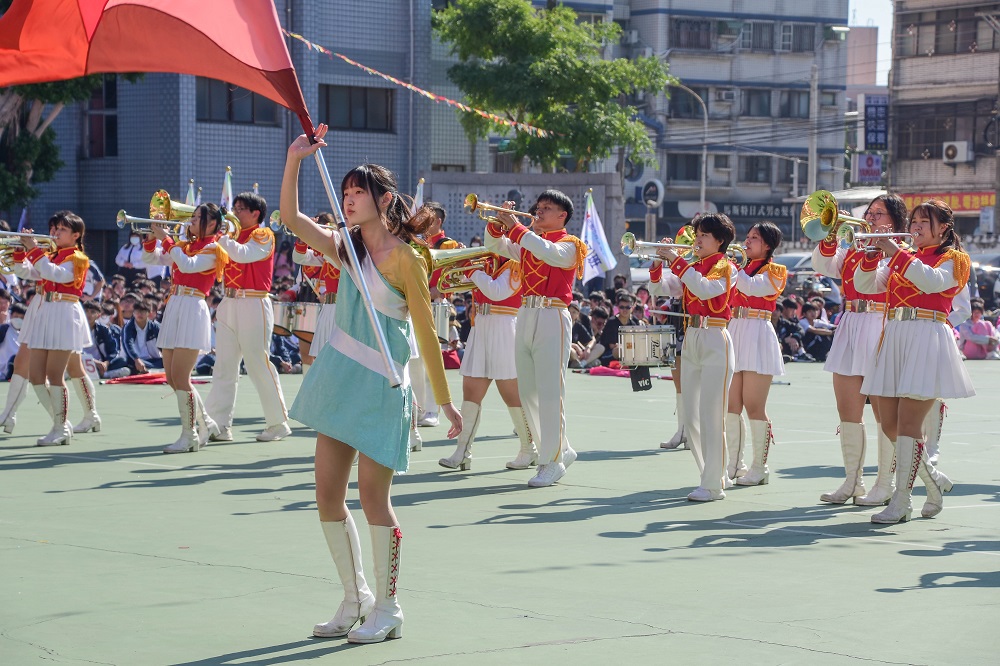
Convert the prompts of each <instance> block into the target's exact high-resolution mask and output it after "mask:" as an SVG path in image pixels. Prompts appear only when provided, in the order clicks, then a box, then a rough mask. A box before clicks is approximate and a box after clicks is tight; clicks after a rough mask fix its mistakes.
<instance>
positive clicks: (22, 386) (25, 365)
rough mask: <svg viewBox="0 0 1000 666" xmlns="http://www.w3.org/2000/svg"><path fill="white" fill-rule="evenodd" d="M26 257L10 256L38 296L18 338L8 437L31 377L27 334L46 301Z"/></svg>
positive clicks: (6, 417)
mask: <svg viewBox="0 0 1000 666" xmlns="http://www.w3.org/2000/svg"><path fill="white" fill-rule="evenodd" d="M26 258H27V252H25V251H23V250H21V251H15V252H14V253H13V254H12V255H11V270H12V271H13V272H14V275H16V276H17V277H18V278H19V279H21V280H33V281H35V289H36V292H35V295H34V297H32V298H31V299H30V300H29V301H28V303H27V308H26V310H25V313H24V321H23V323H22V324H21V334H20V336H19V338H18V341H19V345H18V347H17V354H15V355H14V372H13V374H11V376H10V385H9V386H8V388H7V403H6V405H5V406H4V410H3V413H2V414H0V427H2V428H3V431H4V432H5V433H7V434H8V435H10V434H12V433H13V432H14V426H15V425H16V424H17V408H18V407H19V406H20V405H21V402H22V401H23V400H24V397H25V396H26V395H27V393H28V384H29V383H30V382H29V381H28V376H29V374H30V367H31V349H30V348H29V347H28V345H27V344H26V342H25V341H26V340H27V339H28V335H29V333H30V332H31V327H32V325H33V323H34V321H35V317H36V315H37V313H38V308H40V307H41V305H42V301H43V300H45V292H44V290H43V287H42V282H41V276H40V275H39V274H38V271H36V270H35V269H34V267H33V266H32V265H31V264H30V263H28V262H27V261H25V259H26ZM42 404H43V405H50V404H51V401H49V400H46V401H45V402H43V403H42Z"/></svg>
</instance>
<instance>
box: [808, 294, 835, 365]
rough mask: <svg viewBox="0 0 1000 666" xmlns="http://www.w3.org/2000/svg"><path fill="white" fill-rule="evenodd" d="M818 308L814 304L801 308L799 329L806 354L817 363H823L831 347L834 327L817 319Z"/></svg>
mask: <svg viewBox="0 0 1000 666" xmlns="http://www.w3.org/2000/svg"><path fill="white" fill-rule="evenodd" d="M819 313H820V308H819V307H817V306H816V305H815V304H814V303H806V304H804V305H803V306H802V317H803V318H802V319H800V320H799V328H800V329H802V347H803V348H804V349H805V351H806V353H807V354H809V355H810V356H812V357H813V358H814V359H815V360H817V361H825V360H826V355H827V354H828V353H830V347H832V346H833V333H834V331H835V330H836V327H835V326H834V325H833V324H831V323H829V322H825V321H823V320H822V319H820V318H819Z"/></svg>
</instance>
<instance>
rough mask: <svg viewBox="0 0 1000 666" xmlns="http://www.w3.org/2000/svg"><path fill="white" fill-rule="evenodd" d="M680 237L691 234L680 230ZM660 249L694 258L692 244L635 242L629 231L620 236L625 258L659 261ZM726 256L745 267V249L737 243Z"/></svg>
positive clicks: (730, 246) (729, 249) (633, 235)
mask: <svg viewBox="0 0 1000 666" xmlns="http://www.w3.org/2000/svg"><path fill="white" fill-rule="evenodd" d="M686 228H687V227H685V229H686ZM680 236H682V237H684V238H689V237H691V234H690V233H685V232H684V230H681V232H680ZM661 249H663V250H666V249H671V250H679V252H678V254H680V255H681V256H683V257H685V258H687V259H691V258H693V256H694V248H693V243H692V244H688V243H650V242H647V241H641V240H636V237H635V234H633V233H632V232H630V231H626V232H625V235H624V236H622V254H624V255H625V256H626V257H639V258H641V259H657V260H659V259H660V256H659V254H658V253H657V252H658V251H659V250H661ZM726 256H727V257H728V258H729V259H731V260H732V261H733V263H735V264H736V265H737V266H738V267H740V268H744V267H745V266H746V265H747V251H746V248H745V247H743V246H742V245H740V244H738V243H730V244H729V247H728V248H727V249H726Z"/></svg>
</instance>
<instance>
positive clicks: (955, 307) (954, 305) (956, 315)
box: [948, 287, 986, 344]
mask: <svg viewBox="0 0 1000 666" xmlns="http://www.w3.org/2000/svg"><path fill="white" fill-rule="evenodd" d="M971 316H972V300H971V299H970V298H969V289H968V287H966V288H965V289H962V290H961V291H960V292H958V293H957V294H955V298H954V299H952V301H951V314H949V315H948V323H949V324H951V325H952V326H958V325H959V324H961V323H962V322H964V321H965V320H967V319H968V318H969V317H971ZM983 344H986V343H983Z"/></svg>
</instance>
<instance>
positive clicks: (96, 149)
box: [84, 74, 118, 159]
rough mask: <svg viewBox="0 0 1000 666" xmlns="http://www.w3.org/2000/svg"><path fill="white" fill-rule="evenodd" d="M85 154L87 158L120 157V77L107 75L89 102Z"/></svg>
mask: <svg viewBox="0 0 1000 666" xmlns="http://www.w3.org/2000/svg"><path fill="white" fill-rule="evenodd" d="M86 123H87V124H86V126H85V130H84V133H85V139H84V153H85V156H86V157H87V158H92V159H93V158H99V157H117V156H118V77H116V76H115V75H114V74H105V75H104V80H103V81H101V85H100V86H99V87H98V88H97V89H95V90H94V92H93V93H92V94H91V96H90V101H89V102H87V109H86Z"/></svg>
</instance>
